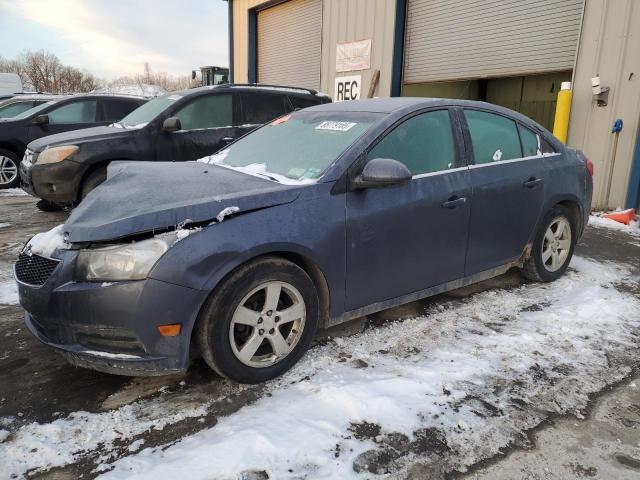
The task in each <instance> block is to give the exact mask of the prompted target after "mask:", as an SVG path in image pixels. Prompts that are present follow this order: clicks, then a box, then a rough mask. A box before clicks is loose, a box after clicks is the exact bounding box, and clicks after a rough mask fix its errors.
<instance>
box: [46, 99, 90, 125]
mask: <svg viewBox="0 0 640 480" xmlns="http://www.w3.org/2000/svg"><path fill="white" fill-rule="evenodd" d="M96 105H97V100H95V99H93V100H79V101H77V102H72V103H67V104H65V105H62V106H60V107H58V108H54V109H53V110H51V111H50V112H49V113H48V114H47V115H48V116H49V123H51V124H59V123H95V122H96Z"/></svg>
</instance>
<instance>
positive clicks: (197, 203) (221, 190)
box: [64, 162, 304, 243]
mask: <svg viewBox="0 0 640 480" xmlns="http://www.w3.org/2000/svg"><path fill="white" fill-rule="evenodd" d="M302 188H304V187H303V186H298V185H282V184H279V183H276V182H272V181H270V180H267V179H262V178H259V177H254V176H252V175H248V174H245V173H240V172H237V171H234V170H230V169H228V168H224V167H220V166H216V165H208V164H205V163H198V162H180V163H173V162H113V163H111V164H110V165H109V167H108V175H107V180H106V181H105V182H104V183H103V184H102V185H100V186H99V187H98V188H96V189H95V190H93V191H92V192H91V193H89V195H87V197H86V198H85V199H84V200H83V201H82V202H81V203H80V205H79V206H78V207H77V208H76V209H75V210H73V212H72V213H71V215H70V216H69V219H68V220H67V222H66V223H65V225H64V232H65V233H66V234H68V238H69V241H70V242H72V243H77V242H94V241H106V240H115V239H118V238H122V237H126V236H128V235H134V234H137V233H143V232H150V231H153V230H161V229H166V228H169V227H174V226H176V225H178V224H180V223H183V222H187V223H190V222H191V223H196V222H206V221H210V220H214V219H215V218H216V216H217V215H219V214H220V212H221V211H222V210H224V209H225V208H231V207H237V208H238V210H237V211H238V212H239V213H242V212H244V211H248V210H256V209H260V208H265V207H271V206H276V205H282V204H285V203H289V202H292V201H293V200H295V199H296V198H297V197H298V195H299V194H300V191H301V189H302Z"/></svg>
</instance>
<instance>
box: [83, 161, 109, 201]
mask: <svg viewBox="0 0 640 480" xmlns="http://www.w3.org/2000/svg"><path fill="white" fill-rule="evenodd" d="M106 179H107V168H106V167H101V168H98V169H97V170H94V171H93V172H91V173H90V174H89V176H87V178H86V179H85V181H84V183H83V184H82V190H81V191H80V201H82V200H84V197H86V196H87V195H89V192H90V191H91V190H93V189H94V188H96V187H97V186H98V185H100V184H101V183H102V182H104V181H105V180H106Z"/></svg>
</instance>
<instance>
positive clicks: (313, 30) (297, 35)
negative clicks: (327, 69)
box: [258, 0, 322, 90]
mask: <svg viewBox="0 0 640 480" xmlns="http://www.w3.org/2000/svg"><path fill="white" fill-rule="evenodd" d="M321 42H322V0H291V1H288V2H285V3H282V4H280V5H276V6H274V7H270V8H267V9H265V10H261V11H259V12H258V83H267V84H274V85H289V86H296V87H306V88H313V89H316V90H317V89H319V88H320V55H321Z"/></svg>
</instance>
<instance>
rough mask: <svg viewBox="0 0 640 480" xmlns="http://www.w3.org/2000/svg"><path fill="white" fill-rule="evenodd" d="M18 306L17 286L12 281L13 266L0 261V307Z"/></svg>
mask: <svg viewBox="0 0 640 480" xmlns="http://www.w3.org/2000/svg"><path fill="white" fill-rule="evenodd" d="M17 304H18V286H17V285H16V281H15V280H14V279H13V266H12V265H11V264H10V263H7V262H2V261H0V305H17Z"/></svg>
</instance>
